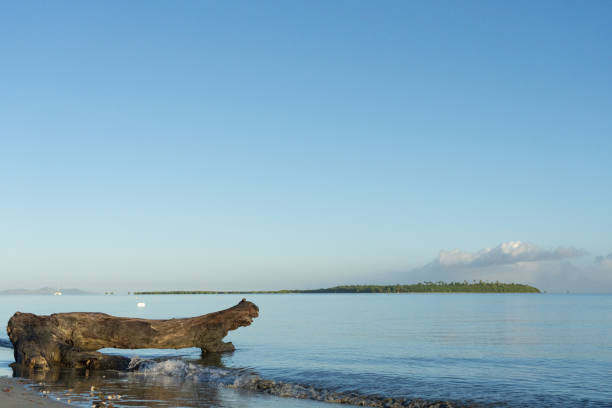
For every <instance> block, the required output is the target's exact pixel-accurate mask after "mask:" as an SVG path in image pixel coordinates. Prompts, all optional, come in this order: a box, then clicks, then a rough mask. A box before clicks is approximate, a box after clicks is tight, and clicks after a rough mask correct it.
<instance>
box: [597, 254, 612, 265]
mask: <svg viewBox="0 0 612 408" xmlns="http://www.w3.org/2000/svg"><path fill="white" fill-rule="evenodd" d="M595 263H596V264H598V265H601V266H602V267H611V268H612V252H610V253H609V254H608V255H607V256H598V257H597V258H595Z"/></svg>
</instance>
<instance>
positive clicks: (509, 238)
mask: <svg viewBox="0 0 612 408" xmlns="http://www.w3.org/2000/svg"><path fill="white" fill-rule="evenodd" d="M611 18H612V4H611V3H610V2H606V1H592V2H587V3H578V2H570V1H567V2H558V1H555V2H544V1H543V2H536V3H534V2H527V1H525V2H519V1H516V2H502V1H486V2H485V1H482V2H475V1H474V2H461V3H454V2H442V1H436V2H425V1H423V2H399V1H398V2H383V3H380V2H356V1H345V2H342V1H338V2H328V1H321V2H316V1H308V2H232V3H230V2H187V1H185V2H179V3H176V2H169V1H167V2H161V1H159V2H157V1H146V2H145V1H134V2H114V1H107V2H76V1H73V2H68V1H57V2H42V1H41V2H11V3H9V2H5V3H3V4H1V5H0V95H1V96H0V142H1V144H0V188H1V190H0V197H1V199H0V271H2V275H3V282H2V283H1V284H0V289H2V288H3V287H4V288H9V287H15V286H32V285H35V284H34V283H33V282H36V285H37V284H38V283H40V286H43V284H44V285H47V284H48V285H51V286H63V287H72V286H76V287H81V288H88V289H96V288H97V289H102V288H103V289H121V290H124V289H125V290H129V289H132V290H133V289H157V288H172V289H192V288H201V289H275V288H293V287H297V288H304V287H320V286H328V285H333V284H339V283H387V282H395V281H400V282H406V283H409V282H413V281H415V280H418V279H426V278H430V277H431V278H432V280H435V279H437V278H444V279H455V278H456V279H459V280H463V277H464V276H469V277H470V278H472V277H473V278H480V277H484V278H496V277H503V278H504V279H505V280H520V281H527V282H530V283H534V284H539V285H540V286H544V289H546V288H549V289H550V290H579V291H596V290H597V291H598V290H605V291H612V262H610V263H609V264H610V265H608V263H607V262H603V261H601V259H604V260H605V259H608V258H605V257H606V256H607V255H608V254H610V253H612V240H611V239H610V238H611V236H612V234H611V231H612V211H610V209H611V204H610V203H612V193H611V191H612V188H611V187H610V186H611V184H610V176H611V175H612V164H611V160H610V154H611V152H612V81H610V77H611V73H612V46H611V44H612V28H611V27H612V26H611V25H610V21H611ZM516 241H521V242H522V243H523V244H524V245H525V246H521V245H519V246H518V247H517V246H516V245H513V244H512V245H511V244H509V243H511V242H516ZM486 248H491V249H492V251H493V252H490V253H492V254H496V253H498V252H499V251H502V252H503V251H504V250H505V249H504V248H514V249H512V250H511V252H508V253H506V252H503V253H504V254H506V255H504V256H502V257H501V258H499V259H501V260H502V261H500V263H499V264H498V263H495V262H493V263H490V262H488V261H487V264H486V265H484V266H483V264H482V263H478V262H477V263H469V262H468V263H462V264H461V265H460V266H461V268H462V269H460V270H455V269H453V270H450V272H449V269H448V268H446V269H445V270H444V271H442V272H440V271H439V269H440V268H439V267H440V265H443V263H440V262H438V261H439V260H440V259H441V258H440V257H441V256H443V255H444V254H446V253H450V252H449V251H453V250H457V251H459V252H460V253H461V254H472V255H469V256H468V258H469V259H474V257H479V256H481V255H482V254H483V253H486V254H489V252H487V251H486V250H485V249H486ZM495 248H497V251H498V252H495V251H496V249H495ZM517 248H518V249H517ZM559 249H560V250H561V251H560V252H559V251H558V250H559ZM564 249H569V252H567V251H566V252H564V251H563V250H564ZM483 250H485V252H482V251H483ZM517 250H518V251H519V252H520V254H524V253H529V254H532V255H530V257H528V258H524V257H522V255H521V256H517V257H514V254H515V252H512V251H517ZM441 251H442V252H441ZM525 251H527V252H525ZM534 251H535V252H534ZM555 251H557V252H555ZM572 251H574V252H572ZM455 253H457V252H455ZM540 253H541V254H545V255H546V254H551V253H559V254H564V255H563V256H560V257H558V258H555V257H552V258H551V257H547V256H543V257H540V256H539V255H537V256H536V255H533V254H540ZM478 254H481V255H478ZM508 254H511V255H512V256H510V258H508ZM567 254H571V256H566V255H567ZM470 256H471V258H470ZM598 256H602V257H604V258H600V259H599V260H598V259H597V258H596V257H598ZM445 259H446V258H445ZM461 259H464V258H461ZM487 259H490V256H489V255H487ZM508 259H511V260H513V262H510V263H508ZM611 259H612V258H611ZM462 262H463V261H462ZM470 262H471V261H470ZM432 264H434V265H437V267H436V268H431V267H428V265H432ZM444 265H446V264H444ZM447 266H448V265H446V267H447ZM465 268H468V269H469V270H468V271H467V272H466V270H465ZM508 268H510V269H508ZM434 270H436V271H438V272H432V271H434ZM560 277H562V279H560ZM514 278H515V279H514ZM581 282H582V283H581ZM584 282H587V283H584Z"/></svg>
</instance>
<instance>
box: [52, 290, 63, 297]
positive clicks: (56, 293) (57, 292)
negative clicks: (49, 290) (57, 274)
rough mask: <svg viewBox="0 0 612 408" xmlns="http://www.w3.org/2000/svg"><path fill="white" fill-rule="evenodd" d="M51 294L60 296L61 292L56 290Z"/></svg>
mask: <svg viewBox="0 0 612 408" xmlns="http://www.w3.org/2000/svg"><path fill="white" fill-rule="evenodd" d="M53 296H62V292H61V291H59V290H56V291H55V293H53Z"/></svg>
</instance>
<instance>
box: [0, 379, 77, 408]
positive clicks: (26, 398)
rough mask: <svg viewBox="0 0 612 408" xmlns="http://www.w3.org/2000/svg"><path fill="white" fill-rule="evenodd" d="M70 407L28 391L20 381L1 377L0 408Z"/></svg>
mask: <svg viewBox="0 0 612 408" xmlns="http://www.w3.org/2000/svg"><path fill="white" fill-rule="evenodd" d="M67 406H68V405H67V404H63V403H61V402H58V401H54V400H51V399H49V398H47V397H45V396H43V395H41V394H39V393H37V392H35V391H31V390H28V389H27V388H25V387H24V385H23V383H22V382H20V381H19V380H18V379H15V378H9V377H0V407H2V408H38V407H56V408H61V407H63V408H66V407H67Z"/></svg>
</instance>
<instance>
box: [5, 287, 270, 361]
mask: <svg viewBox="0 0 612 408" xmlns="http://www.w3.org/2000/svg"><path fill="white" fill-rule="evenodd" d="M258 315H259V308H258V307H257V306H256V305H255V304H254V303H251V302H248V301H246V299H242V301H241V302H240V303H238V304H237V305H236V306H233V307H230V308H229V309H225V310H222V311H219V312H214V313H209V314H206V315H202V316H197V317H191V318H186V319H170V320H147V319H136V318H129V317H115V316H110V315H107V314H104V313H81V312H76V313H57V314H52V315H48V316H39V315H35V314H31V313H20V312H17V313H15V314H14V315H13V317H11V319H10V320H9V322H8V327H7V332H8V335H9V338H10V340H11V342H12V343H13V348H14V353H15V364H18V365H22V366H25V367H28V368H34V369H48V368H51V367H72V368H93V369H117V370H125V369H127V367H128V364H129V362H130V359H129V358H127V357H122V356H113V355H107V354H102V353H99V352H97V351H96V350H99V349H101V348H119V349H138V348H160V349H179V348H185V347H199V348H200V349H201V350H202V353H207V352H223V351H233V350H234V345H233V344H232V343H230V342H228V343H224V342H223V341H222V340H223V338H224V337H225V336H226V335H227V333H228V331H230V330H235V329H237V328H238V327H244V326H248V325H250V324H251V322H252V321H253V319H254V318H256V317H257V316H258Z"/></svg>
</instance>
